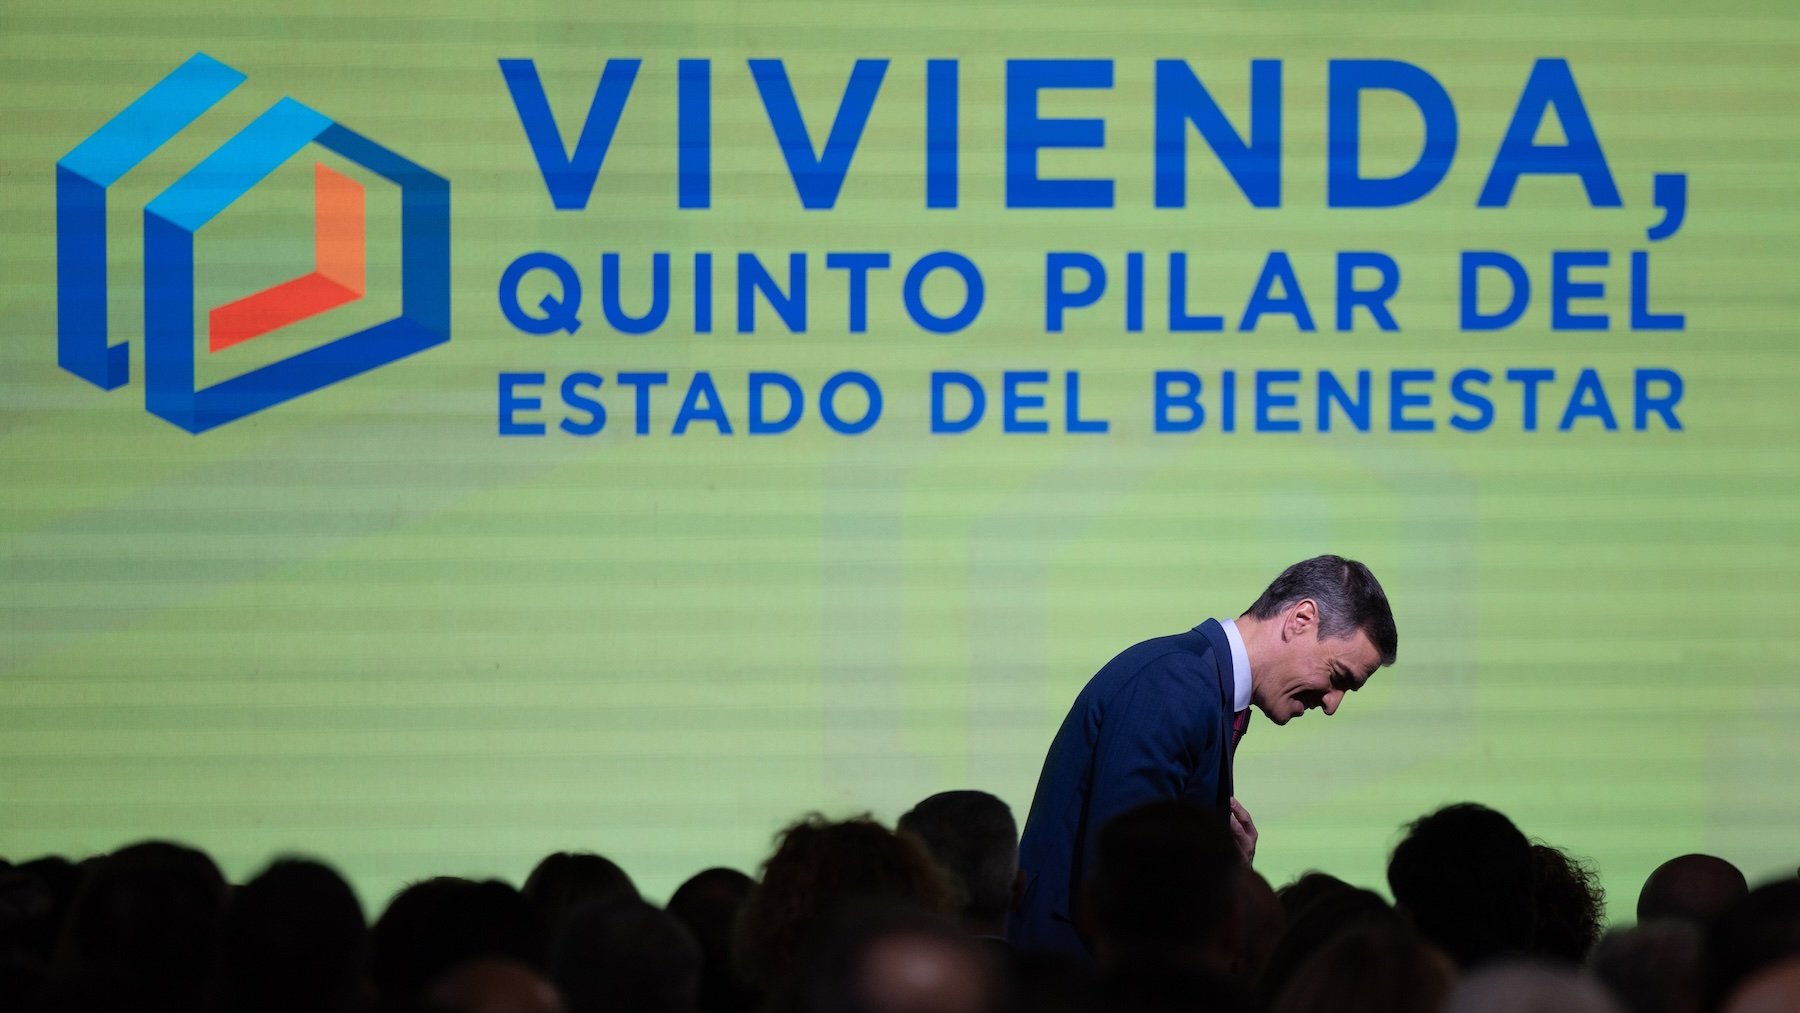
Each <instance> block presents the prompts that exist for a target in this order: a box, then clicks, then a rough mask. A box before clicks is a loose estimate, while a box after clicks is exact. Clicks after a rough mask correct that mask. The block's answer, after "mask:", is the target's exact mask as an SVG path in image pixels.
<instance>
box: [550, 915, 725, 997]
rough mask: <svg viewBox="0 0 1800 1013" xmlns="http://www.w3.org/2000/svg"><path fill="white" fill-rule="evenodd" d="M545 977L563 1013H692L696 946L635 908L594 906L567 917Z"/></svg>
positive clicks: (675, 925) (672, 922)
mask: <svg viewBox="0 0 1800 1013" xmlns="http://www.w3.org/2000/svg"><path fill="white" fill-rule="evenodd" d="M550 976H551V978H552V979H553V980H554V981H555V982H556V987H557V988H558V989H560V990H561V991H562V995H563V1001H564V1002H565V1003H566V1004H567V1006H568V1013H693V1010H694V1009H695V1008H696V1004H697V1003H698V1001H699V997H700V945H699V944H698V943H696V942H694V937H693V935H692V934H690V933H689V932H688V930H687V929H686V928H685V927H684V926H683V925H682V924H681V922H680V921H678V920H677V919H676V918H675V916H674V915H671V914H668V913H667V912H664V911H659V910H657V909H656V908H654V907H651V906H650V905H649V904H646V903H644V902H643V901H641V900H615V901H597V902H594V903H591V904H585V905H583V906H581V907H580V908H577V909H576V910H575V912H574V913H573V914H571V915H570V916H569V920H568V923H567V925H566V926H565V927H564V930H563V935H562V938H561V939H560V940H559V941H558V942H557V945H556V949H555V951H554V953H553V954H552V956H551V959H550Z"/></svg>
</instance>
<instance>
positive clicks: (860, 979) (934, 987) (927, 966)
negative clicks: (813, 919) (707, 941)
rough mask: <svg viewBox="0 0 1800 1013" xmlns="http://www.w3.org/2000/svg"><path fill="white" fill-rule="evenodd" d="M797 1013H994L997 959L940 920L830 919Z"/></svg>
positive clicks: (858, 915) (896, 911)
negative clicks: (994, 963)
mask: <svg viewBox="0 0 1800 1013" xmlns="http://www.w3.org/2000/svg"><path fill="white" fill-rule="evenodd" d="M795 995H796V998H797V1000H798V1001H797V1003H796V1004H795V1010H796V1013H994V1011H996V1010H998V1009H999V1007H1000V981H999V978H998V976H997V975H996V969H995V968H994V967H993V955H992V953H991V952H990V951H989V950H987V949H985V948H983V947H982V946H980V945H979V944H978V943H977V942H976V941H975V940H973V939H970V938H969V937H968V935H967V933H965V932H964V931H963V930H962V928H961V927H960V926H958V925H957V924H956V923H954V922H952V921H950V920H949V919H948V918H945V917H943V916H941V915H934V914H931V913H929V912H924V911H919V910H917V909H915V908H907V907H895V906H887V905H881V906H874V907H852V908H849V909H847V910H844V911H840V912H839V913H838V914H836V915H834V916H831V917H829V918H828V919H827V920H826V922H825V923H824V924H823V925H822V927H821V931H820V932H818V933H817V934H815V935H814V937H813V940H812V943H811V944H810V945H809V946H808V948H807V951H806V955H805V956H804V957H803V959H802V969H801V972H800V981H799V984H798V987H797V988H796V990H795Z"/></svg>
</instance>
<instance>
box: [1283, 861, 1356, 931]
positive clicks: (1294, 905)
mask: <svg viewBox="0 0 1800 1013" xmlns="http://www.w3.org/2000/svg"><path fill="white" fill-rule="evenodd" d="M1354 889H1356V888H1355V887H1353V886H1351V885H1350V884H1349V883H1346V882H1344V881H1343V880H1341V879H1339V878H1337V877H1336V876H1333V875H1331V874H1330V873H1325V872H1320V871H1318V870H1317V869H1314V870H1312V871H1310V872H1304V873H1301V874H1300V876H1299V877H1298V878H1296V879H1295V880H1294V881H1293V882H1292V883H1289V884H1288V885H1286V886H1284V887H1282V888H1281V889H1279V890H1277V891H1275V897H1276V899H1278V900H1280V901H1281V909H1282V910H1283V911H1285V912H1287V916H1288V918H1289V920H1292V919H1293V917H1294V916H1295V915H1297V914H1299V913H1300V912H1301V911H1302V910H1303V909H1304V908H1305V907H1306V906H1307V905H1309V904H1311V903H1312V902H1313V901H1315V900H1317V899H1319V898H1320V897H1322V896H1324V895H1326V894H1330V893H1336V892H1338V891H1340V890H1354Z"/></svg>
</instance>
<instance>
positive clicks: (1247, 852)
mask: <svg viewBox="0 0 1800 1013" xmlns="http://www.w3.org/2000/svg"><path fill="white" fill-rule="evenodd" d="M1231 836H1232V838H1233V839H1234V840H1236V841H1237V846H1238V854H1240V855H1243V856H1244V864H1245V865H1249V864H1250V863H1252V862H1254V861H1256V821H1255V820H1253V819H1251V818H1250V810H1248V809H1245V808H1244V807H1243V805H1242V804H1241V803H1240V802H1238V800H1237V799H1235V798H1234V799H1232V800H1231Z"/></svg>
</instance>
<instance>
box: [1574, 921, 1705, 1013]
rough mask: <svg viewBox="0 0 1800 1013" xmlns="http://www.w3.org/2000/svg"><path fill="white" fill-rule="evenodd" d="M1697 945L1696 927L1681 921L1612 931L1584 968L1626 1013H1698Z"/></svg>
mask: <svg viewBox="0 0 1800 1013" xmlns="http://www.w3.org/2000/svg"><path fill="white" fill-rule="evenodd" d="M1700 940H1701V930H1700V926H1698V925H1696V924H1694V923H1693V922H1690V921H1688V920H1686V919H1683V918H1659V919H1656V920H1653V921H1649V922H1643V923H1641V924H1639V925H1636V926H1634V927H1632V928H1628V929H1614V930H1613V931H1611V932H1609V933H1607V934H1606V935H1605V936H1603V937H1601V939H1600V944H1599V945H1598V946H1596V947H1594V952H1593V955H1592V956H1590V957H1589V958H1588V968H1589V970H1591V971H1592V972H1593V973H1594V976H1595V977H1597V978H1599V979H1600V981H1601V982H1602V983H1603V984H1605V985H1606V987H1607V988H1609V989H1611V990H1612V994H1613V997H1614V998H1616V999H1618V1000H1619V1003H1620V1004H1621V1005H1623V1006H1624V1007H1625V1009H1626V1011H1627V1013H1699V1010H1700Z"/></svg>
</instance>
